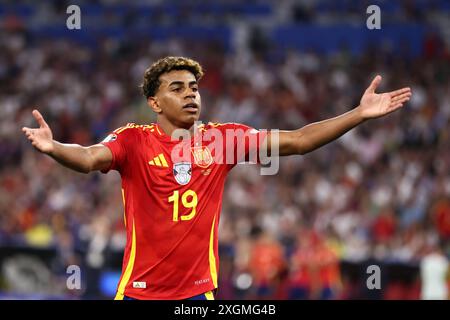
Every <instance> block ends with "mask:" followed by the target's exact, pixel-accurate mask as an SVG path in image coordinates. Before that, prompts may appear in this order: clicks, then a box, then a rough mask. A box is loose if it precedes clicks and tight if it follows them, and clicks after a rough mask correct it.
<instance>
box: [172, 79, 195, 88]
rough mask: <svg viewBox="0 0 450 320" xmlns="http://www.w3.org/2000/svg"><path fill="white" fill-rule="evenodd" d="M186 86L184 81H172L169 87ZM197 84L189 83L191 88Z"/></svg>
mask: <svg viewBox="0 0 450 320" xmlns="http://www.w3.org/2000/svg"><path fill="white" fill-rule="evenodd" d="M183 84H184V82H183V81H172V82H171V83H169V87H170V86H174V85H183ZM195 84H197V81H195V80H194V81H191V82H189V86H192V85H195Z"/></svg>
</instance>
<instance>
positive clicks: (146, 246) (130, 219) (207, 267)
mask: <svg viewBox="0 0 450 320" xmlns="http://www.w3.org/2000/svg"><path fill="white" fill-rule="evenodd" d="M213 129H214V130H213ZM213 131H214V132H215V134H217V132H220V133H222V134H223V141H222V140H220V138H219V139H217V141H216V142H219V143H220V144H221V145H222V146H223V151H224V152H223V153H224V155H221V154H222V152H221V151H219V150H220V148H212V149H213V150H211V148H210V147H208V145H209V144H210V142H209V140H208V142H205V141H203V142H202V141H201V142H200V143H199V142H198V141H199V140H198V138H204V137H205V135H208V133H209V132H213ZM226 131H227V132H228V133H230V131H232V132H233V131H235V132H243V131H246V132H247V134H248V136H250V137H252V138H255V140H256V141H257V144H253V143H249V140H248V139H243V138H242V136H239V134H237V135H236V136H235V137H234V138H232V139H229V138H225V132H226ZM265 135H266V133H265V132H263V131H258V130H255V129H253V128H250V127H248V126H245V125H241V124H234V123H227V124H214V123H208V124H207V125H201V126H199V130H197V132H196V134H195V135H194V136H195V137H192V138H191V139H187V140H184V142H182V143H181V145H183V146H184V147H187V149H189V151H190V152H189V156H187V155H186V153H184V154H183V155H182V156H183V157H182V159H181V160H179V159H177V158H176V157H172V152H173V151H174V148H176V147H177V148H178V147H179V146H180V142H179V141H172V139H171V137H170V136H168V135H166V134H165V133H164V132H163V130H162V129H161V127H160V126H159V125H158V124H152V125H135V124H128V125H126V126H125V127H121V128H118V129H116V130H115V131H114V132H113V133H111V134H110V135H109V136H108V137H107V138H106V139H105V140H104V141H103V142H102V143H103V144H104V145H105V146H107V147H108V148H110V150H111V152H112V154H113V160H112V163H111V166H110V168H108V169H107V170H105V171H103V172H104V173H106V172H108V171H109V170H112V169H114V170H117V171H119V173H120V175H121V179H122V193H123V199H124V208H125V226H126V231H127V244H126V247H125V253H124V258H123V267H122V275H121V278H120V281H119V284H118V289H117V295H116V299H123V296H124V295H125V296H127V297H131V298H135V299H155V300H156V299H172V300H175V299H186V298H190V297H193V296H196V295H199V294H202V293H204V292H207V291H210V290H213V289H215V288H217V273H218V266H219V256H218V236H217V231H218V225H219V218H220V211H221V206H222V194H223V189H224V184H225V177H226V176H227V174H228V172H229V171H230V170H231V169H232V168H233V166H234V165H235V164H236V163H237V162H239V161H242V160H243V158H244V157H245V156H246V155H247V157H248V154H249V152H250V151H255V150H257V151H256V152H258V151H259V146H260V145H261V144H262V142H263V140H264V137H265ZM210 140H214V139H210ZM243 142H244V143H243ZM242 146H243V147H242ZM237 149H239V150H237ZM241 149H243V151H242V150H241ZM184 150H186V149H184ZM230 151H233V152H232V154H233V157H232V160H233V161H231V163H228V164H226V163H220V162H224V160H225V159H226V158H227V157H226V156H225V154H226V152H230ZM219 153H220V154H219ZM173 159H175V161H172V160H173ZM221 160H222V161H221ZM227 162H230V161H227Z"/></svg>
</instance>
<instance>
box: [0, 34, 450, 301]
mask: <svg viewBox="0 0 450 320" xmlns="http://www.w3.org/2000/svg"><path fill="white" fill-rule="evenodd" d="M0 36H1V41H0V101H1V109H0V110H1V116H0V154H1V157H0V168H1V169H0V245H2V246H26V247H36V248H46V247H52V248H56V249H57V251H58V256H59V259H60V261H59V263H58V264H57V266H55V269H54V271H55V272H63V270H64V268H65V266H67V265H71V264H78V265H83V266H86V268H89V270H91V271H92V273H91V274H92V276H93V277H94V278H95V276H96V274H97V275H98V273H99V272H101V270H104V269H107V268H110V266H109V265H108V263H109V259H108V257H110V256H111V253H121V252H122V250H123V248H124V246H125V233H124V227H123V205H122V196H121V193H120V177H119V175H118V173H116V172H114V173H109V174H107V175H102V174H101V173H91V174H89V175H83V174H79V173H75V172H72V171H70V170H69V169H66V168H63V167H62V166H60V165H59V164H57V163H55V162H54V161H53V160H52V159H51V158H49V157H47V156H43V155H42V154H39V153H38V152H36V151H35V150H33V148H32V147H31V146H30V145H29V144H28V142H27V141H26V139H25V137H23V136H22V135H21V132H20V129H21V127H22V126H36V124H35V123H34V120H33V119H32V117H31V110H32V108H35V107H36V108H38V109H39V110H40V111H41V112H42V113H43V114H44V117H45V118H46V119H47V121H48V123H49V125H50V127H51V128H52V130H53V134H54V138H55V139H57V140H58V141H61V142H66V143H78V144H81V145H90V144H94V143H97V142H100V141H101V140H102V139H103V138H105V137H106V136H107V134H108V133H109V132H110V131H112V130H114V129H115V128H117V127H120V126H122V125H124V124H126V123H128V122H136V123H149V122H152V121H154V120H155V116H154V114H152V111H151V110H150V109H149V108H148V107H147V105H146V101H145V98H144V97H142V96H141V94H140V92H139V88H138V85H139V84H140V83H141V81H142V75H143V72H144V70H145V68H147V67H148V66H149V65H150V64H151V63H152V62H153V61H155V60H156V59H158V58H160V57H162V56H165V55H184V56H190V57H193V58H195V59H197V60H198V61H200V62H201V63H202V64H203V66H204V68H205V71H206V75H205V77H204V79H202V81H201V86H200V90H201V94H202V100H203V111H202V112H203V114H202V117H201V119H202V120H203V121H204V122H207V121H215V122H239V123H245V124H247V125H251V126H254V127H255V128H279V129H284V130H288V129H295V128H299V127H301V126H303V125H306V124H308V123H310V122H313V121H318V120H322V119H326V118H328V117H332V116H336V115H338V114H341V113H343V112H345V111H348V110H349V109H350V108H352V107H354V106H356V105H357V104H358V101H359V98H360V96H361V94H362V92H363V90H364V89H365V87H366V86H367V84H368V83H369V81H370V79H371V77H372V76H373V75H374V74H375V73H380V74H381V75H382V76H383V82H382V87H381V90H383V91H384V90H391V89H394V88H398V87H402V86H411V87H412V89H413V97H412V100H411V101H410V102H409V103H408V104H407V105H406V106H405V107H404V108H403V109H402V110H400V111H398V112H396V113H394V114H391V115H390V116H388V117H385V118H382V119H378V120H373V121H370V122H367V123H364V124H363V125H361V126H360V127H358V128H356V129H354V130H352V131H350V132H349V133H347V134H346V135H344V136H343V137H341V138H340V139H339V140H338V141H336V142H333V143H331V144H329V145H327V146H325V147H323V148H321V149H319V150H316V151H314V152H313V153H311V154H307V155H304V156H291V157H286V158H282V159H281V160H280V169H279V172H278V174H277V175H274V176H261V175H260V174H259V172H260V171H259V168H258V166H256V165H248V164H246V165H238V166H237V167H236V168H235V169H234V170H233V171H232V173H231V175H230V177H229V178H228V182H227V185H226V189H225V193H224V199H223V210H222V216H221V224H220V233H219V237H220V240H219V241H220V256H221V267H220V273H219V275H220V278H219V292H218V297H219V298H224V299H232V298H239V299H241V298H242V299H245V298H258V299H266V298H267V299H268V298H272V299H273V298H275V299H288V298H290V299H308V298H310V299H330V298H331V299H345V298H360V297H364V294H363V291H364V289H363V288H361V287H360V285H359V282H356V281H352V280H354V279H353V278H352V277H349V276H347V275H348V274H347V273H345V272H343V271H342V266H343V264H342V263H343V262H344V261H345V262H348V263H358V262H362V261H368V260H370V259H372V260H374V261H378V262H382V263H400V264H409V265H415V266H418V265H419V264H420V261H421V260H422V259H423V257H425V256H426V255H427V254H429V253H430V252H434V251H436V250H438V251H439V250H440V251H442V252H443V254H445V255H446V256H447V257H448V256H449V254H450V252H449V240H450V149H449V147H448V146H449V145H450V131H449V130H448V128H449V127H450V81H449V76H450V51H449V48H448V45H446V44H445V43H444V42H443V41H442V38H440V37H439V36H436V35H435V36H430V37H427V38H426V39H425V41H424V43H423V47H422V49H423V50H422V54H421V55H419V56H416V57H410V56H403V55H401V54H393V53H392V52H390V51H389V48H367V50H365V51H364V52H363V53H362V54H361V55H359V56H353V55H351V54H350V53H349V52H347V51H346V50H345V48H342V50H340V51H338V52H335V53H333V54H329V55H323V54H320V53H317V52H314V51H313V50H311V51H306V52H298V51H287V52H282V53H280V52H274V51H273V49H272V48H271V46H270V45H269V44H267V43H261V41H257V40H258V39H256V40H255V41H254V42H253V43H251V44H250V45H249V46H248V47H247V48H245V49H242V50H238V51H235V52H229V51H226V50H223V48H222V47H221V46H220V44H218V43H205V42H198V43H196V44H195V45H192V43H190V42H188V41H183V40H180V39H178V40H171V41H169V42H167V43H157V42H151V41H149V40H147V39H146V40H142V41H138V42H118V41H115V40H113V39H102V40H99V43H98V46H97V48H96V49H95V50H94V49H92V48H90V47H87V46H83V45H80V44H77V43H75V42H69V41H63V40H58V41H56V40H52V41H47V40H40V41H30V39H28V38H27V37H28V36H29V35H28V34H27V33H26V32H22V31H19V32H8V33H2V34H1V35H0ZM32 40H33V39H32ZM34 40H36V39H34ZM58 270H59V271H58ZM362 276H363V277H365V273H364V274H363V275H362ZM364 284H365V280H364ZM383 289H384V290H383V295H382V298H385V299H389V298H401V299H402V298H405V299H408V298H419V297H420V278H419V277H416V278H414V279H413V281H409V282H408V283H406V284H405V283H399V282H396V281H395V278H394V277H392V279H390V281H388V282H387V287H386V288H383ZM90 290H93V291H92V292H91V291H89V292H88V293H89V294H92V295H91V296H90V297H95V296H96V295H98V294H99V293H98V292H97V291H95V288H94V289H90ZM88 296H89V295H88Z"/></svg>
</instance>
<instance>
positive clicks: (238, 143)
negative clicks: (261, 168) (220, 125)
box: [226, 123, 267, 166]
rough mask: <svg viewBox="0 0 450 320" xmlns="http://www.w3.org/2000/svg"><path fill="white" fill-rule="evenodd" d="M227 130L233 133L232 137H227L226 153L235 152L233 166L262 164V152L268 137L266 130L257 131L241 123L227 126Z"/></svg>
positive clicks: (228, 135)
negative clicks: (245, 163) (244, 163)
mask: <svg viewBox="0 0 450 320" xmlns="http://www.w3.org/2000/svg"><path fill="white" fill-rule="evenodd" d="M226 130H232V132H233V134H232V135H230V134H227V135H226V136H227V139H226V141H227V143H226V152H227V153H228V152H230V151H231V150H232V151H233V152H232V154H233V163H231V165H232V166H234V165H236V164H238V163H242V162H248V163H260V151H261V147H262V145H263V142H264V140H265V138H266V136H267V131H266V130H257V129H255V128H253V127H250V126H247V125H245V124H240V123H230V124H227V125H226ZM230 136H231V137H232V139H230Z"/></svg>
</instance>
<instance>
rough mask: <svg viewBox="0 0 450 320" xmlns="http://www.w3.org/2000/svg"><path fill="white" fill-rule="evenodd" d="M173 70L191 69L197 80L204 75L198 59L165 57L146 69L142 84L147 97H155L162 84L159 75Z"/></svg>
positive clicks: (141, 86)
mask: <svg viewBox="0 0 450 320" xmlns="http://www.w3.org/2000/svg"><path fill="white" fill-rule="evenodd" d="M172 70H187V71H190V72H191V73H192V74H193V75H194V76H195V79H196V80H197V81H198V80H200V79H201V78H202V77H203V69H202V66H201V65H200V64H199V63H198V62H197V61H195V60H192V59H189V58H185V57H165V58H162V59H159V60H158V61H156V62H155V63H153V64H152V65H151V66H150V68H148V69H147V70H145V73H144V82H143V83H142V84H141V85H140V88H141V89H142V94H143V95H144V96H145V97H146V98H149V97H153V96H154V95H155V94H156V91H157V90H158V88H159V86H160V85H161V82H160V81H159V76H160V75H162V74H163V73H167V72H170V71H172Z"/></svg>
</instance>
